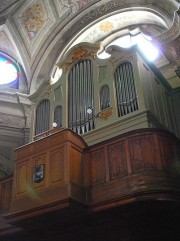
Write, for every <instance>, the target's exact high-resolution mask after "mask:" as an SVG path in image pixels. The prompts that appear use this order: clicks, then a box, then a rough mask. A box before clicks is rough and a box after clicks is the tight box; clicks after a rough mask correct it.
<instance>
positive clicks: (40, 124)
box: [35, 99, 50, 135]
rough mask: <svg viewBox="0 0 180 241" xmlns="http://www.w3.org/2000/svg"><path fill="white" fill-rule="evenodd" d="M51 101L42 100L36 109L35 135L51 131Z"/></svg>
mask: <svg viewBox="0 0 180 241" xmlns="http://www.w3.org/2000/svg"><path fill="white" fill-rule="evenodd" d="M49 117H50V101H49V100H47V99H45V100H42V101H41V102H40V103H39V104H38V106H37V108H36V126H35V135H38V134H40V133H42V132H45V131H47V130H49V124H50V118H49Z"/></svg>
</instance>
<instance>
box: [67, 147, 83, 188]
mask: <svg viewBox="0 0 180 241" xmlns="http://www.w3.org/2000/svg"><path fill="white" fill-rule="evenodd" d="M83 176H84V175H83V160H82V152H81V151H80V150H79V149H76V148H75V147H73V146H72V147H71V157H70V177H71V180H70V181H71V183H74V184H78V185H82V183H83Z"/></svg>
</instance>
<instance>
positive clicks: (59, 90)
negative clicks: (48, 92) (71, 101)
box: [54, 85, 63, 101]
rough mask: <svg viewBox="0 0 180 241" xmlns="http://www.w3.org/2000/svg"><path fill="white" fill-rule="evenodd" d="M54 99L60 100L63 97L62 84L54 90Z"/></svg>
mask: <svg viewBox="0 0 180 241" xmlns="http://www.w3.org/2000/svg"><path fill="white" fill-rule="evenodd" d="M54 95H55V101H61V100H62V97H63V91H62V85H60V86H59V87H58V88H56V89H55V90H54Z"/></svg>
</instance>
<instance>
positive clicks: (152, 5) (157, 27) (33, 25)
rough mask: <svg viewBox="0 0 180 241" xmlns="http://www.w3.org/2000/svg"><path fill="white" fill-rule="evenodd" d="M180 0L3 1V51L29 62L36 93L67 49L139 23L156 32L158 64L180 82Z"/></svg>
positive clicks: (104, 43) (30, 85) (107, 38)
mask: <svg viewBox="0 0 180 241" xmlns="http://www.w3.org/2000/svg"><path fill="white" fill-rule="evenodd" d="M179 7H180V3H179V1H177V0H173V1H172V0H167V1H164V0H137V1H134V0H111V1H108V0H19V1H0V19H1V20H2V21H1V22H0V23H1V27H0V51H2V52H3V51H4V52H6V53H7V54H9V55H10V56H12V57H13V58H15V59H17V61H18V62H19V63H20V64H21V65H22V66H23V68H24V71H25V73H26V76H27V80H28V88H29V93H30V94H32V93H34V92H35V91H36V89H37V88H38V87H39V86H40V85H41V84H42V82H43V81H44V80H45V79H47V78H50V77H51V74H52V71H53V68H54V66H55V65H56V63H57V62H58V61H59V59H60V58H61V57H62V56H63V55H64V54H65V52H66V51H67V50H68V49H69V48H71V47H72V46H74V45H75V44H77V43H80V42H90V43H97V42H100V43H101V47H102V48H105V47H106V46H107V44H108V43H109V42H111V41H112V40H113V39H115V38H117V37H119V36H123V35H125V34H127V33H129V32H131V31H133V30H134V29H139V31H140V32H142V33H144V34H147V35H149V36H151V37H153V38H154V40H155V41H157V43H158V44H159V47H160V50H161V52H162V54H161V58H160V59H158V61H157V62H156V65H157V67H159V68H160V71H161V72H162V74H163V75H164V76H165V78H167V79H168V81H169V83H170V84H171V85H172V87H173V88H176V87H180V79H179V77H178V76H177V74H176V69H177V68H178V67H179V65H180V50H179V49H180V47H179V45H180V17H179V11H178V9H179Z"/></svg>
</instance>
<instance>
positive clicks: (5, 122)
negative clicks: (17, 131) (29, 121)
mask: <svg viewBox="0 0 180 241" xmlns="http://www.w3.org/2000/svg"><path fill="white" fill-rule="evenodd" d="M0 126H8V127H16V128H24V127H25V119H24V118H23V117H21V116H14V115H8V114H2V113H0Z"/></svg>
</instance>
